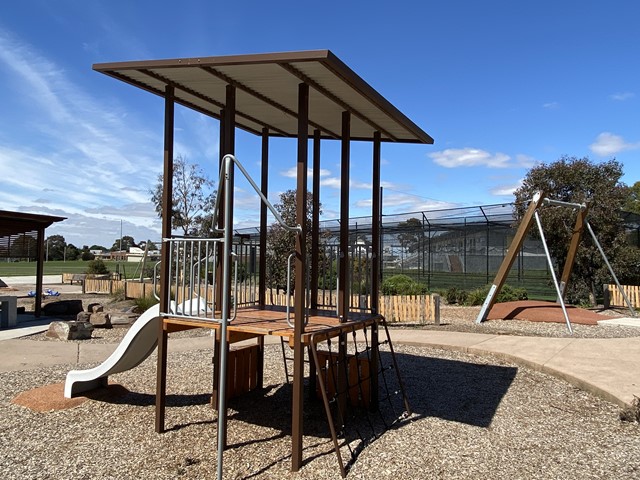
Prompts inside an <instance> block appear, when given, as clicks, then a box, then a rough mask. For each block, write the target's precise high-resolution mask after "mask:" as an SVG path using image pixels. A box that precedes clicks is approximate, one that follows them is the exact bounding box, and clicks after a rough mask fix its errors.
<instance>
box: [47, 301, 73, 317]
mask: <svg viewBox="0 0 640 480" xmlns="http://www.w3.org/2000/svg"><path fill="white" fill-rule="evenodd" d="M42 312H43V313H44V314H45V315H46V316H53V315H77V314H78V313H80V312H82V300H58V301H56V302H49V303H45V304H44V305H43V306H42Z"/></svg>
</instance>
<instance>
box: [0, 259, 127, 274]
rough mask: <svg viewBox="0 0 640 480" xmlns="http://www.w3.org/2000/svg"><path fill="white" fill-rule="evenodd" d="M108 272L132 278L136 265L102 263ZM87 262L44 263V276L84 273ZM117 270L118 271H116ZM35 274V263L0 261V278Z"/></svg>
mask: <svg viewBox="0 0 640 480" xmlns="http://www.w3.org/2000/svg"><path fill="white" fill-rule="evenodd" d="M104 263H105V264H106V265H107V268H108V269H109V271H110V272H116V271H120V273H122V272H123V269H124V272H125V273H126V275H127V276H129V277H130V276H132V275H133V273H134V272H135V269H136V266H137V264H135V263H126V262H109V261H107V262H104ZM88 266H89V262H85V261H83V260H70V261H67V262H61V261H51V262H44V274H45V275H61V274H63V273H85V272H86V271H87V267H88ZM118 268H119V270H118ZM35 274H36V262H6V261H0V278H2V277H19V276H26V275H35Z"/></svg>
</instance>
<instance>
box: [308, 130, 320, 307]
mask: <svg viewBox="0 0 640 480" xmlns="http://www.w3.org/2000/svg"><path fill="white" fill-rule="evenodd" d="M312 192H313V211H312V217H311V288H310V290H311V305H310V306H311V308H313V309H316V308H318V277H319V268H318V258H319V250H320V130H317V129H316V130H314V132H313V188H312Z"/></svg>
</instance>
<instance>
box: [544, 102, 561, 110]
mask: <svg viewBox="0 0 640 480" xmlns="http://www.w3.org/2000/svg"><path fill="white" fill-rule="evenodd" d="M542 108H546V109H547V110H555V109H556V108H560V104H559V103H558V102H547V103H543V104H542Z"/></svg>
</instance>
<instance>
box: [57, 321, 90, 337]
mask: <svg viewBox="0 0 640 480" xmlns="http://www.w3.org/2000/svg"><path fill="white" fill-rule="evenodd" d="M92 332H93V325H91V324H90V323H88V322H78V321H77V320H71V321H68V322H63V321H57V322H51V323H50V324H49V329H48V330H47V333H46V335H47V337H52V338H57V339H59V340H87V339H89V338H91V333H92Z"/></svg>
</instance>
